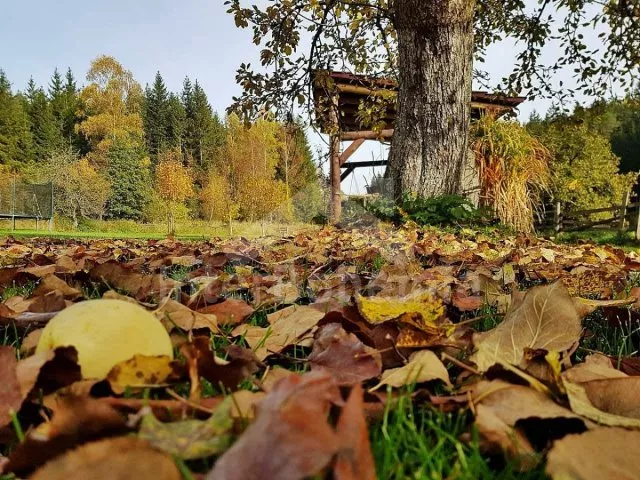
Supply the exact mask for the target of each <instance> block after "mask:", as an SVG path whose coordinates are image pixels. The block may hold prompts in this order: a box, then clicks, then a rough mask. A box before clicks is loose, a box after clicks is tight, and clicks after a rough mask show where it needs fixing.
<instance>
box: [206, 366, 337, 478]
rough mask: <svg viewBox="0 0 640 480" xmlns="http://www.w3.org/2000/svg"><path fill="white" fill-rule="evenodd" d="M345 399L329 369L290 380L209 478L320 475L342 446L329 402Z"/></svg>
mask: <svg viewBox="0 0 640 480" xmlns="http://www.w3.org/2000/svg"><path fill="white" fill-rule="evenodd" d="M340 402H341V399H340V392H339V390H338V386H337V384H336V383H335V380H333V377H332V376H331V375H330V374H328V373H326V372H311V373H308V374H306V375H303V376H290V377H287V378H285V379H284V380H282V381H280V382H279V383H278V384H277V385H276V386H275V388H274V389H273V390H272V391H271V392H270V393H269V394H268V395H267V397H266V398H265V399H264V400H263V401H262V403H261V404H260V406H259V408H258V414H257V417H256V420H255V421H254V422H253V423H252V424H251V425H250V426H249V428H248V429H247V430H246V431H245V432H244V434H243V435H242V436H241V437H240V438H239V440H238V441H237V442H236V443H235V444H234V445H233V446H232V447H231V449H229V450H228V451H227V452H226V453H225V454H224V455H222V457H220V459H219V460H218V462H217V463H216V465H215V467H214V469H213V470H212V471H211V473H209V475H208V476H207V479H209V480H236V479H237V480H246V479H249V478H265V479H266V478H273V479H276V478H277V479H278V480H301V479H303V478H305V477H310V476H313V475H315V474H317V473H319V472H320V471H321V470H322V469H323V468H324V467H326V466H327V465H328V464H329V462H330V461H331V459H332V458H333V456H334V455H335V453H336V452H337V450H338V448H339V446H340V441H339V437H338V436H337V435H336V432H335V431H334V430H333V428H332V427H331V425H329V423H328V421H327V413H328V409H329V406H330V405H331V404H332V403H340Z"/></svg>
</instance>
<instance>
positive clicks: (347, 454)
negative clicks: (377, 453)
mask: <svg viewBox="0 0 640 480" xmlns="http://www.w3.org/2000/svg"><path fill="white" fill-rule="evenodd" d="M363 396H364V392H363V390H362V386H361V385H356V386H355V387H354V388H353V390H351V394H350V395H349V398H348V400H347V403H346V404H345V406H344V408H343V409H342V413H341V414H340V418H339V419H338V426H337V429H336V431H337V434H338V436H339V438H340V440H341V442H340V443H341V446H340V450H339V451H338V455H337V458H336V464H335V467H334V478H335V480H375V479H376V478H377V477H376V466H375V462H374V461H373V455H372V453H371V444H370V442H369V431H368V430H367V421H366V418H365V416H364V401H363Z"/></svg>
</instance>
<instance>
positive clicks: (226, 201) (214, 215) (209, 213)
mask: <svg viewBox="0 0 640 480" xmlns="http://www.w3.org/2000/svg"><path fill="white" fill-rule="evenodd" d="M200 208H201V213H202V216H203V217H204V218H206V219H207V220H209V221H212V220H225V221H232V220H235V219H236V218H237V216H238V213H239V206H238V204H237V202H236V201H234V198H233V192H232V189H231V185H230V184H229V179H228V178H227V177H226V176H224V175H220V174H217V173H212V174H211V175H210V176H209V178H208V180H207V183H206V184H205V186H204V188H203V189H202V191H201V192H200Z"/></svg>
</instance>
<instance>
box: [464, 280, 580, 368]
mask: <svg viewBox="0 0 640 480" xmlns="http://www.w3.org/2000/svg"><path fill="white" fill-rule="evenodd" d="M580 331H581V323H580V316H579V315H578V312H577V311H576V308H575V306H574V303H573V300H572V299H571V297H570V296H569V292H567V289H566V288H565V287H564V285H563V284H562V283H560V282H556V283H554V284H551V285H545V286H537V287H533V288H532V289H530V290H529V291H527V292H526V293H525V294H520V293H519V292H514V296H513V299H512V303H511V306H510V308H509V311H508V312H507V315H506V316H505V319H504V321H503V322H502V323H501V324H500V325H498V326H497V327H496V328H494V329H493V330H490V331H488V332H485V333H478V334H475V335H474V338H473V341H474V344H475V346H476V352H475V353H474V354H473V355H472V357H471V360H472V361H473V362H475V364H476V365H477V366H478V370H480V371H482V372H485V371H487V370H488V369H489V368H490V367H491V366H492V365H495V364H496V363H510V364H513V365H517V366H522V367H525V366H526V365H525V362H524V353H525V350H526V349H530V350H547V351H557V352H563V351H566V350H568V349H569V348H571V346H572V345H574V344H575V343H576V342H577V341H578V339H579V338H580Z"/></svg>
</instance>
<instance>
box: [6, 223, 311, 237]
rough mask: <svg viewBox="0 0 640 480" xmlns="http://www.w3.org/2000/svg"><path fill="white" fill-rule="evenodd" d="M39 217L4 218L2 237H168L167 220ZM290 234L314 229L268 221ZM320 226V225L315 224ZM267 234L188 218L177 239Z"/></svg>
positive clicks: (250, 226)
mask: <svg viewBox="0 0 640 480" xmlns="http://www.w3.org/2000/svg"><path fill="white" fill-rule="evenodd" d="M34 227H35V220H18V221H16V229H15V230H13V229H12V225H11V222H10V221H9V220H0V238H2V237H6V236H13V237H16V238H33V237H46V238H55V239H82V238H86V239H142V240H160V239H163V238H166V237H167V227H166V225H165V224H164V223H140V222H134V221H131V220H103V221H99V220H84V221H83V222H81V223H80V225H79V227H78V228H77V229H74V228H73V227H72V225H71V224H70V222H69V221H68V220H67V219H64V218H56V220H55V225H54V229H53V231H51V232H49V231H48V230H47V228H46V225H44V226H43V228H41V229H39V230H35V229H34ZM284 228H286V229H287V231H288V232H289V233H294V232H296V231H298V230H300V229H307V228H313V226H312V225H308V224H303V223H290V224H283V223H266V224H265V225H264V233H265V234H266V235H267V236H276V237H280V236H281V233H282V232H281V229H284ZM315 228H318V227H315ZM260 236H263V225H262V224H260V223H258V222H237V223H234V224H233V232H232V233H231V232H230V231H229V226H228V225H227V224H224V223H221V222H207V221H203V220H185V221H179V222H177V223H176V238H177V239H179V240H209V239H210V238H212V237H220V238H230V237H247V238H255V237H260Z"/></svg>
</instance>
